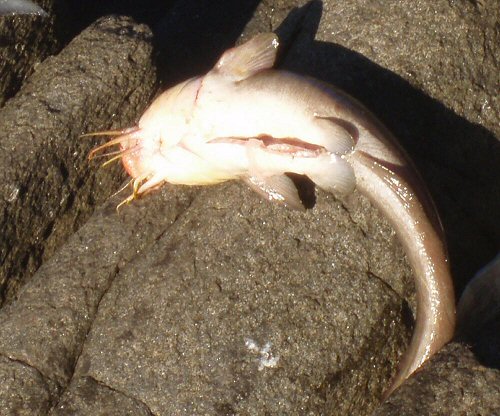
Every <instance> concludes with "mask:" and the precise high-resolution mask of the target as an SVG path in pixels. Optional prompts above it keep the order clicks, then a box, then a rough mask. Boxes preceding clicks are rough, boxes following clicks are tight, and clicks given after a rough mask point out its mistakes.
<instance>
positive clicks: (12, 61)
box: [0, 0, 60, 107]
mask: <svg viewBox="0 0 500 416" xmlns="http://www.w3.org/2000/svg"><path fill="white" fill-rule="evenodd" d="M52 3H53V0H45V1H43V4H41V3H40V5H41V6H42V7H46V6H49V7H50V9H51V8H52V6H53V5H52ZM59 45H60V40H59V38H58V37H57V34H56V27H55V16H54V15H53V14H50V15H48V16H38V15H17V16H0V107H2V106H3V105H4V103H5V101H7V100H8V99H9V98H10V97H12V96H14V95H15V93H16V92H17V91H18V90H19V88H20V86H21V84H22V82H23V81H24V80H25V79H26V78H27V77H28V76H29V75H31V74H32V73H33V70H34V68H35V67H36V66H37V65H38V64H39V63H40V62H42V61H43V60H44V59H45V58H46V57H47V56H49V55H51V54H53V53H55V52H56V51H57V49H58V48H59Z"/></svg>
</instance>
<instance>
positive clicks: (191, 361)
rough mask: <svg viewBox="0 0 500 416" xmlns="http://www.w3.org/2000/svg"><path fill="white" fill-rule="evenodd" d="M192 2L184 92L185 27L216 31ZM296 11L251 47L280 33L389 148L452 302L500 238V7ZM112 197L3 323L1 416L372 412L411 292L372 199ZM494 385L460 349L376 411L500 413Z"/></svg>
mask: <svg viewBox="0 0 500 416" xmlns="http://www.w3.org/2000/svg"><path fill="white" fill-rule="evenodd" d="M196 3H197V2H190V1H187V2H186V1H180V2H178V7H177V8H176V7H174V8H173V9H172V13H174V12H175V13H177V15H169V17H167V18H166V20H165V21H166V22H167V27H166V28H164V31H163V32H162V31H160V32H159V33H163V34H164V36H166V37H167V38H166V40H165V41H164V42H162V41H161V39H160V40H159V43H160V44H161V43H165V44H167V45H172V47H173V49H169V48H167V49H166V50H165V51H164V53H165V54H166V55H168V53H169V50H170V53H173V55H176V53H177V52H175V51H179V50H181V49H182V48H185V49H186V50H185V51H184V54H182V53H181V52H179V55H178V56H177V58H178V59H179V60H178V61H175V59H174V60H173V61H172V62H176V63H177V64H179V63H182V62H184V65H181V66H180V69H179V72H177V71H176V70H175V69H174V70H172V69H171V71H172V74H173V73H174V72H175V77H177V76H178V77H181V76H182V75H183V74H186V75H188V74H190V71H192V70H193V69H192V68H189V67H187V64H188V62H189V61H187V62H186V58H185V57H186V55H185V54H187V53H188V52H189V48H188V46H189V45H191V42H192V43H195V39H196V30H193V27H191V26H190V24H189V22H190V20H189V18H190V17H191V18H192V20H193V22H195V23H199V22H210V20H209V19H208V20H204V17H206V16H210V14H207V15H204V14H203V13H205V12H207V13H208V11H210V10H211V9H210V8H203V7H198V6H197V4H196ZM293 6H294V5H292V4H291V2H289V1H265V2H261V3H260V5H259V7H258V8H257V10H256V12H255V14H254V18H253V19H252V20H251V21H250V22H249V24H248V25H247V28H246V29H245V31H244V34H243V36H244V37H248V36H250V35H251V34H253V33H256V32H262V31H267V30H270V29H275V28H278V26H279V30H278V32H279V33H280V35H281V36H282V40H283V42H282V43H283V53H282V55H281V57H280V63H281V65H282V66H284V67H286V68H288V69H293V70H296V71H298V72H301V73H305V74H308V75H312V76H316V77H318V78H320V79H322V80H324V81H328V82H332V83H335V84H337V85H339V86H341V87H343V88H344V89H346V90H347V91H348V92H350V93H351V94H352V95H354V96H355V97H356V98H358V99H360V100H361V101H362V102H364V103H365V104H366V105H367V106H368V107H369V108H370V109H372V110H373V111H374V112H375V113H376V114H377V115H378V116H379V117H380V118H381V119H382V120H383V121H384V122H385V123H386V124H387V125H388V126H389V127H390V129H391V130H393V131H394V132H395V133H396V136H397V137H399V138H400V139H401V142H402V144H403V145H404V147H405V148H406V149H407V150H408V151H409V153H410V154H411V155H412V157H413V158H414V159H415V161H416V163H417V165H418V167H419V168H420V170H421V172H422V175H423V177H424V179H425V180H426V182H427V183H428V184H429V187H430V189H431V192H432V194H433V196H434V198H435V200H436V202H437V205H438V207H439V209H440V212H441V214H442V217H443V222H444V224H445V227H446V231H447V234H448V236H449V240H450V251H451V262H452V267H453V270H454V272H455V275H456V276H457V283H458V287H459V288H461V287H462V286H463V285H464V284H465V282H466V280H467V279H468V278H470V277H471V276H472V274H473V272H474V271H476V270H477V268H479V265H481V264H482V263H483V262H484V263H486V260H488V258H490V257H493V254H494V252H495V250H496V249H497V247H498V242H499V235H500V230H499V225H498V221H497V218H498V216H497V213H498V212H500V209H499V203H500V197H499V195H498V192H499V186H500V181H498V178H499V177H500V173H499V169H500V162H499V147H498V140H497V138H496V137H495V136H498V134H499V133H500V131H499V124H498V104H497V103H495V100H498V97H497V95H496V90H495V85H498V74H499V73H500V71H498V69H499V68H498V62H497V61H495V55H494V53H493V51H494V45H496V44H498V38H497V37H498V32H496V31H495V27H494V25H495V22H496V21H498V13H499V11H498V9H497V8H496V7H495V2H487V1H482V2H478V3H477V4H476V5H474V4H473V3H472V2H466V1H458V2H453V3H450V2H445V1H438V2H435V1H432V2H431V1H428V2H413V1H410V0H408V1H399V2H390V3H388V2H382V1H377V2H373V1H364V0H357V1H355V0H352V1H345V2H334V1H332V2H324V3H323V4H320V3H318V2H315V3H311V4H309V5H308V6H306V7H304V8H302V9H296V10H293V9H294V8H293ZM189 7H192V8H191V9H190V8H189ZM207 10H208V11H207ZM228 10H232V9H228ZM244 10H247V9H246V8H244ZM233 13H235V14H236V11H233ZM176 16H177V17H176ZM179 16H184V18H183V19H181V20H180V21H179V20H176V19H178V18H179ZM225 17H226V18H227V19H228V20H229V21H231V18H232V16H231V14H230V13H229V12H228V13H227V15H225ZM284 18H286V20H285V22H284V23H283V24H282V23H281V22H282V20H283V19H284ZM234 21H235V22H238V24H239V22H241V21H242V16H238V19H236V16H235V19H234ZM175 23H176V24H175ZM193 25H194V23H193ZM195 27H199V26H196V25H195ZM202 27H205V28H206V27H207V26H202ZM222 27H226V26H222ZM168 28H170V30H169V29H168ZM213 30H214V33H216V32H217V30H220V27H219V26H217V28H213ZM183 31H185V32H186V33H188V32H189V33H190V36H187V37H186V39H187V41H186V43H179V42H181V40H182V39H183V38H184V37H183ZM229 32H230V33H231V36H232V33H233V32H232V31H230V30H228V33H229ZM219 34H220V32H219ZM229 37H230V36H228V38H225V41H227V40H228V39H229ZM209 38H210V35H209V34H207V33H204V34H199V39H200V44H202V45H203V44H207V43H206V40H207V39H209ZM172 39H177V41H176V42H177V44H176V42H174V41H173V40H172ZM208 45H210V42H208ZM172 51H174V52H172ZM205 52H206V53H207V55H206V58H205V59H206V61H205V59H203V60H202V61H203V62H199V61H198V60H196V59H195V66H196V67H198V66H199V67H202V66H203V65H208V64H209V63H210V62H213V61H214V60H215V59H216V56H211V55H210V53H215V52H217V50H216V48H211V47H208V48H207V51H205ZM164 56H165V55H164ZM173 58H175V56H174V57H173ZM183 59H184V60H183ZM161 61H162V62H164V65H168V60H165V58H162V59H161ZM179 65H180V64H179ZM172 77H173V78H175V77H174V76H173V75H172ZM105 104H108V105H109V103H105ZM103 105H104V104H103ZM120 199H121V198H120V197H116V198H114V199H112V200H110V201H108V203H107V204H106V205H105V206H104V207H103V208H101V209H100V210H99V211H98V212H97V213H96V214H95V215H94V216H93V217H92V218H91V219H90V220H89V221H88V222H87V224H86V225H85V226H84V227H82V228H81V229H80V230H79V231H78V232H77V233H76V234H75V235H74V236H73V237H72V238H71V239H70V241H69V242H68V243H67V244H66V245H65V246H64V247H63V248H62V249H61V250H60V251H59V253H57V254H56V255H54V256H53V257H52V258H50V259H49V260H48V261H46V262H45V264H44V265H43V266H42V267H41V268H40V270H39V271H38V272H37V273H36V274H35V275H34V277H33V280H32V281H30V282H28V283H27V284H26V285H25V286H24V287H23V288H22V290H21V291H20V292H19V294H18V300H17V301H14V302H12V303H11V304H9V305H7V306H6V307H4V308H3V309H2V310H1V311H0V356H1V357H2V360H0V374H2V375H3V374H5V375H6V377H9V378H8V380H9V381H8V383H2V385H1V386H0V405H1V406H2V407H0V414H35V413H36V412H39V413H41V414H44V413H43V412H45V411H46V409H49V408H51V407H52V409H51V410H50V411H49V414H50V415H52V416H54V415H69V414H82V415H99V414H103V415H104V414H139V415H140V414H146V415H149V414H152V415H166V414H168V415H170V414H172V415H193V414H217V415H232V414H263V415H264V414H273V415H274V414H290V415H294V414H297V415H304V414H309V415H316V414H331V415H368V414H371V413H372V412H373V411H374V410H375V409H376V407H377V406H378V404H379V397H380V394H381V392H382V390H383V389H384V387H385V386H386V385H387V382H388V380H389V378H390V377H391V375H392V374H393V373H394V371H395V367H396V362H397V357H398V352H400V351H402V350H404V348H405V344H406V342H407V339H408V336H409V333H410V328H411V322H408V321H407V320H406V319H405V316H406V314H407V312H408V307H407V304H410V305H412V297H413V293H412V291H413V288H412V279H411V272H410V270H409V268H408V265H407V263H406V261H405V257H404V254H403V253H402V251H401V249H400V247H399V244H398V242H397V240H396V238H395V235H394V233H393V231H392V230H391V229H390V227H389V226H388V225H387V224H386V222H385V220H384V219H383V218H381V217H380V215H379V214H378V213H377V212H376V211H375V210H374V209H373V208H372V207H371V206H370V204H369V203H368V202H367V201H366V199H364V198H363V197H361V196H359V195H358V194H357V193H354V194H353V195H350V196H349V197H347V198H345V199H344V200H342V201H338V200H336V199H335V198H333V197H332V196H328V195H325V194H324V193H318V196H317V203H316V205H315V207H314V209H312V210H309V211H307V212H305V213H297V212H291V211H289V210H286V209H283V208H282V207H279V206H272V205H270V204H267V203H265V202H262V201H260V200H259V199H258V198H257V197H256V196H255V195H253V194H252V193H250V192H249V191H248V190H247V189H246V187H245V186H242V185H240V184H236V183H232V184H224V185H220V186H217V187H212V188H203V189H192V188H185V187H170V186H166V187H164V188H163V189H162V190H161V191H159V192H157V193H154V194H152V195H149V196H148V197H147V198H144V199H142V200H140V201H135V202H134V203H133V204H132V205H130V206H127V207H125V208H124V209H123V210H122V211H121V212H120V214H117V213H116V212H115V210H114V206H115V205H116V203H117V202H118V201H119V200H120ZM496 345H498V344H496ZM489 353H490V354H497V355H498V351H495V350H493V351H489ZM498 377H499V375H498V371H497V370H493V369H489V368H486V367H483V366H482V365H481V364H479V363H478V361H477V360H476V359H474V358H473V357H472V356H471V354H470V352H469V351H468V350H467V349H466V348H465V347H463V346H461V345H458V344H452V345H450V346H449V347H447V348H445V349H444V350H443V351H442V352H441V353H440V354H439V355H438V356H436V357H435V359H434V360H432V361H431V362H430V363H428V365H427V366H426V367H425V368H424V369H423V370H422V371H421V372H420V373H418V374H417V375H416V376H415V377H414V378H413V379H412V380H410V381H409V382H408V385H407V386H404V387H402V388H401V389H400V390H399V391H397V392H395V394H394V395H393V396H392V397H391V398H390V400H389V401H388V402H387V403H385V404H384V405H383V406H382V407H380V408H379V409H378V410H377V412H378V413H377V414H378V415H385V414H388V415H390V414H438V415H439V414H442V415H463V414H471V415H478V414H479V415H491V414H495V412H496V413H498V411H497V408H498V404H499V403H500V395H499V394H498ZM410 383H411V384H410ZM13 391H18V394H17V395H13V393H12V392H13ZM478 398H481V400H478ZM458 404H459V405H458ZM30 408H31V409H33V410H32V411H31V410H29V409H30ZM27 409H28V410H27ZM30 412H31V413H30Z"/></svg>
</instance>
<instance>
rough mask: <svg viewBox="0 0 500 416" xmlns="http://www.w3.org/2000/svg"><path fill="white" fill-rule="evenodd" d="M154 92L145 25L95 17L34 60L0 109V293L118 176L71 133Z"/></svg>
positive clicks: (124, 114)
mask: <svg viewBox="0 0 500 416" xmlns="http://www.w3.org/2000/svg"><path fill="white" fill-rule="evenodd" d="M154 91H155V69H154V65H153V63H152V46H151V34H150V32H149V30H148V29H147V27H145V26H140V25H137V24H135V23H133V22H132V21H131V20H129V19H126V18H119V17H112V18H104V19H102V20H100V21H99V22H97V23H96V24H94V25H92V26H91V27H89V28H88V29H87V30H86V31H84V32H83V33H82V34H81V35H79V36H78V37H76V38H75V39H74V40H73V41H72V42H71V44H70V45H68V47H66V48H65V49H64V50H63V51H62V52H61V53H60V54H59V55H57V56H55V57H51V58H49V59H47V60H46V61H45V62H43V64H40V65H39V66H38V68H37V71H36V72H35V73H34V74H33V75H32V77H31V78H30V79H29V81H28V82H26V84H25V85H24V87H23V88H22V90H21V91H20V93H19V94H18V95H17V96H16V97H15V98H13V99H11V100H10V101H9V102H8V103H7V104H6V105H5V107H4V108H3V109H2V110H1V111H0V124H1V125H2V131H1V132H0V176H1V177H2V183H1V184H0V212H2V217H1V219H0V223H1V228H2V235H1V236H0V258H1V268H0V294H1V295H3V297H4V298H7V299H9V298H11V297H12V296H13V295H14V294H15V292H16V290H17V288H18V287H19V285H21V283H22V280H23V279H26V278H27V277H29V276H30V275H31V274H32V273H33V272H34V270H36V268H38V266H39V265H40V263H41V261H42V260H43V258H48V257H49V256H50V255H51V254H52V253H53V252H54V250H55V248H56V247H57V246H59V245H60V244H61V242H62V241H64V240H65V239H66V238H67V237H68V236H69V235H71V233H73V232H74V231H75V230H76V229H77V228H78V226H79V225H81V224H82V222H83V220H84V219H85V218H86V217H87V216H88V215H89V213H90V211H91V209H92V207H93V206H94V205H95V203H96V201H102V200H103V199H104V198H105V197H106V196H109V194H110V192H111V191H112V189H113V187H114V186H115V187H116V185H117V184H118V183H119V182H121V180H122V178H123V176H122V173H121V170H120V168H118V166H116V167H114V168H113V169H109V170H107V171H105V170H98V169H96V165H89V163H88V161H87V154H88V151H89V150H90V148H91V147H92V146H93V145H94V141H93V140H90V139H81V138H79V135H80V134H82V133H85V132H89V131H96V130H104V129H106V128H108V127H109V126H110V125H111V123H113V125H114V126H115V127H123V126H127V125H131V124H133V123H134V119H135V118H136V117H137V115H138V112H139V111H141V109H143V108H144V106H145V105H146V104H147V102H148V101H149V100H150V98H151V96H152V94H153V93H154Z"/></svg>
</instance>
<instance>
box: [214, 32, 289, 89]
mask: <svg viewBox="0 0 500 416" xmlns="http://www.w3.org/2000/svg"><path fill="white" fill-rule="evenodd" d="M278 45H279V41H278V36H276V34H274V33H272V32H270V33H261V34H259V35H257V36H254V37H253V38H252V39H250V40H249V41H248V42H245V43H244V44H242V45H240V46H236V47H234V48H231V49H229V50H228V51H226V52H224V55H222V56H221V58H220V59H219V61H218V62H217V64H216V65H215V68H214V69H215V70H217V71H218V72H220V73H221V74H223V75H224V76H227V77H229V78H230V79H231V80H233V81H241V80H244V79H245V78H248V77H251V76H252V75H254V74H256V73H257V72H259V71H262V70H264V69H269V68H272V66H273V65H274V61H275V59H276V52H277V50H278Z"/></svg>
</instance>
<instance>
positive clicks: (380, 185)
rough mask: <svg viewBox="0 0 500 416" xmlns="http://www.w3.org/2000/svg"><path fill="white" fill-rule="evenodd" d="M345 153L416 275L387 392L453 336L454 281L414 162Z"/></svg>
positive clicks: (360, 152) (359, 152) (432, 210)
mask: <svg viewBox="0 0 500 416" xmlns="http://www.w3.org/2000/svg"><path fill="white" fill-rule="evenodd" d="M349 159H350V161H351V163H352V166H353V168H354V172H355V175H356V181H357V188H358V189H359V190H360V191H361V192H362V193H363V194H364V195H365V196H367V197H368V198H369V199H370V200H371V202H372V203H373V204H374V205H375V206H376V207H377V208H378V209H379V210H380V211H381V212H382V213H383V214H384V216H385V217H386V218H387V219H388V220H389V221H390V223H391V224H392V226H393V227H394V229H395V230H396V233H397V235H398V237H399V239H400V241H401V243H402V245H403V247H404V249H405V252H406V254H407V256H408V260H409V262H410V264H411V266H412V269H413V273H414V276H415V285H416V291H417V316H416V322H415V328H414V332H413V337H412V339H411V342H410V346H409V347H408V350H407V351H406V352H405V354H404V356H403V358H402V360H401V362H400V365H399V370H398V373H397V374H396V376H395V378H394V379H393V381H392V384H391V385H390V387H389V388H388V389H387V390H386V392H385V395H384V398H386V397H387V396H389V395H390V394H391V393H392V392H393V391H394V390H395V389H396V388H398V387H399V386H400V385H401V384H402V383H403V381H404V380H405V379H407V378H408V377H409V376H410V375H411V374H412V373H413V372H414V371H416V370H417V369H418V368H419V367H420V366H421V365H422V364H423V363H424V362H425V361H426V360H427V359H428V358H429V357H431V356H432V355H433V354H435V353H436V352H437V351H438V350H439V349H440V348H441V347H442V346H443V345H444V344H446V343H447V342H448V341H449V340H450V339H451V338H452V336H453V333H454V327H455V297H454V292H453V284H452V280H451V275H450V270H449V264H448V259H447V253H446V247H445V243H444V238H443V234H442V230H441V224H440V222H439V220H438V217H437V213H436V211H435V208H434V205H433V204H432V202H431V200H430V198H429V197H428V194H427V192H426V189H425V187H424V186H423V184H422V183H421V180H420V178H419V176H418V174H417V173H416V171H415V170H414V168H413V166H411V164H406V163H403V164H402V165H400V166H393V165H390V164H389V163H387V162H383V161H380V160H377V159H376V158H374V157H372V156H370V155H369V154H368V153H365V152H363V151H361V150H360V151H355V152H354V153H353V154H352V155H350V157H349ZM403 162H406V161H405V160H404V159H403Z"/></svg>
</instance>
